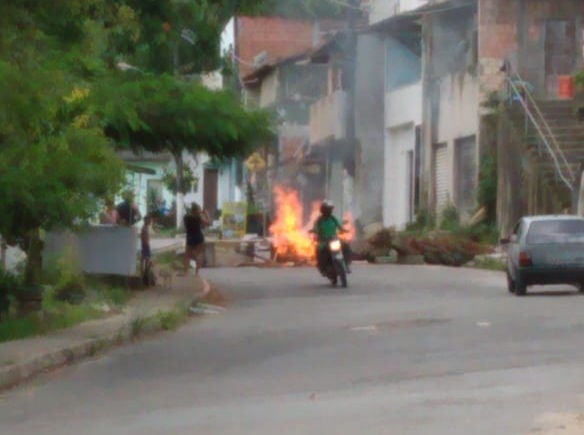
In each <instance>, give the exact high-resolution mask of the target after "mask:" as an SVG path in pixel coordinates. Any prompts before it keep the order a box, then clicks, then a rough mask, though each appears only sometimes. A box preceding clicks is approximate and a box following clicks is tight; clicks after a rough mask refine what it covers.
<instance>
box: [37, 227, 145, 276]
mask: <svg viewBox="0 0 584 435" xmlns="http://www.w3.org/2000/svg"><path fill="white" fill-rule="evenodd" d="M65 249H71V250H72V251H73V253H74V254H75V255H76V257H77V258H78V259H79V264H80V266H81V270H82V271H83V272H85V273H89V274H96V275H97V274H99V275H101V274H104V275H122V276H134V275H136V273H137V266H136V259H137V251H138V233H137V230H136V229H135V228H128V227H118V226H110V225H100V226H94V227H90V228H88V229H86V230H83V231H81V232H78V233H73V232H70V231H66V232H59V233H48V234H47V236H46V238H45V252H44V260H45V264H46V262H47V261H48V260H50V259H51V258H54V257H55V255H60V254H61V253H63V252H64V250H65Z"/></svg>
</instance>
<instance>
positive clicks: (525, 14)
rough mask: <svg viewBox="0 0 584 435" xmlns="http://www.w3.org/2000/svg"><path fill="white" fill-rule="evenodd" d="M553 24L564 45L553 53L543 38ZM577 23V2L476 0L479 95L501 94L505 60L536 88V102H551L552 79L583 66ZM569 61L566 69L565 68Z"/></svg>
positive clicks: (581, 12) (583, 6) (580, 9)
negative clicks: (561, 30) (560, 31)
mask: <svg viewBox="0 0 584 435" xmlns="http://www.w3.org/2000/svg"><path fill="white" fill-rule="evenodd" d="M548 23H551V26H550V24H548ZM554 23H556V25H557V24H559V25H560V26H564V25H567V26H568V30H567V32H566V35H565V36H566V41H560V42H559V44H558V45H557V46H556V47H554V46H551V45H550V37H549V35H548V33H551V32H552V31H553V25H554ZM562 23H563V24H562ZM582 23H584V1H582V0H553V1H550V0H479V34H480V37H479V64H480V65H479V70H480V73H481V92H482V93H483V94H487V93H489V92H491V91H498V90H500V89H501V87H502V85H503V83H504V73H503V72H501V71H500V68H501V65H502V64H503V61H504V60H505V59H508V60H509V61H510V62H511V63H512V65H513V67H514V68H515V69H516V70H517V71H518V72H519V73H520V75H521V76H522V77H523V78H524V79H525V80H527V81H529V82H530V83H532V84H533V85H534V86H535V92H536V95H537V96H538V97H548V98H550V97H551V98H553V97H554V90H555V74H568V75H569V74H571V73H572V72H573V70H574V69H576V68H578V67H579V66H582V63H583V58H582V45H583V35H582V32H583V26H582ZM546 41H547V44H546ZM558 50H559V51H564V53H562V54H563V56H564V59H562V58H561V56H560V58H559V59H558ZM553 57H555V59H553ZM569 58H571V61H572V64H571V65H567V64H566V60H568V59H569ZM556 60H557V63H556V64H554V62H555V61H556ZM568 62H569V60H568ZM570 67H571V68H570ZM570 69H572V71H570ZM546 71H547V73H546ZM554 73H555V74H554Z"/></svg>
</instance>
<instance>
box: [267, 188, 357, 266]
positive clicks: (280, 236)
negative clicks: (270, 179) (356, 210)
mask: <svg viewBox="0 0 584 435" xmlns="http://www.w3.org/2000/svg"><path fill="white" fill-rule="evenodd" d="M274 205H275V209H276V210H275V216H274V221H273V223H272V225H271V226H270V228H269V231H270V236H271V239H272V249H273V253H274V257H273V260H274V261H275V262H278V263H292V264H294V265H307V264H310V265H313V264H315V263H316V260H315V241H314V238H313V236H312V235H311V234H310V230H311V229H312V228H313V226H314V223H315V222H316V220H317V219H318V216H319V214H320V211H319V209H320V202H316V203H314V204H312V209H311V213H310V218H309V219H308V222H306V223H305V222H303V216H304V209H303V206H302V204H301V202H300V199H299V197H298V192H296V191H295V190H293V189H287V188H284V187H280V186H277V187H275V188H274ZM343 221H344V223H345V227H346V228H347V229H348V232H347V233H345V234H341V235H340V238H341V239H342V240H344V241H350V240H352V238H353V236H354V230H353V225H352V223H351V218H350V216H349V215H348V214H347V215H345V216H344V217H343Z"/></svg>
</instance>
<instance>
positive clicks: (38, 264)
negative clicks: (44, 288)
mask: <svg viewBox="0 0 584 435" xmlns="http://www.w3.org/2000/svg"><path fill="white" fill-rule="evenodd" d="M26 255H27V260H26V268H25V275H24V283H25V285H26V287H27V288H28V290H29V291H30V292H31V293H38V292H40V288H41V283H42V272H43V242H42V240H41V236H40V229H39V228H35V229H34V230H31V231H30V233H29V240H28V244H27V247H26Z"/></svg>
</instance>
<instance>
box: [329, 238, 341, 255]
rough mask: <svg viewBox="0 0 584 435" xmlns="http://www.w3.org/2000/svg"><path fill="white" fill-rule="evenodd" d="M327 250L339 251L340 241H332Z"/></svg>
mask: <svg viewBox="0 0 584 435" xmlns="http://www.w3.org/2000/svg"><path fill="white" fill-rule="evenodd" d="M329 248H330V250H331V251H333V252H338V251H340V250H341V242H340V240H333V241H332V242H331V243H330V244H329Z"/></svg>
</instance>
